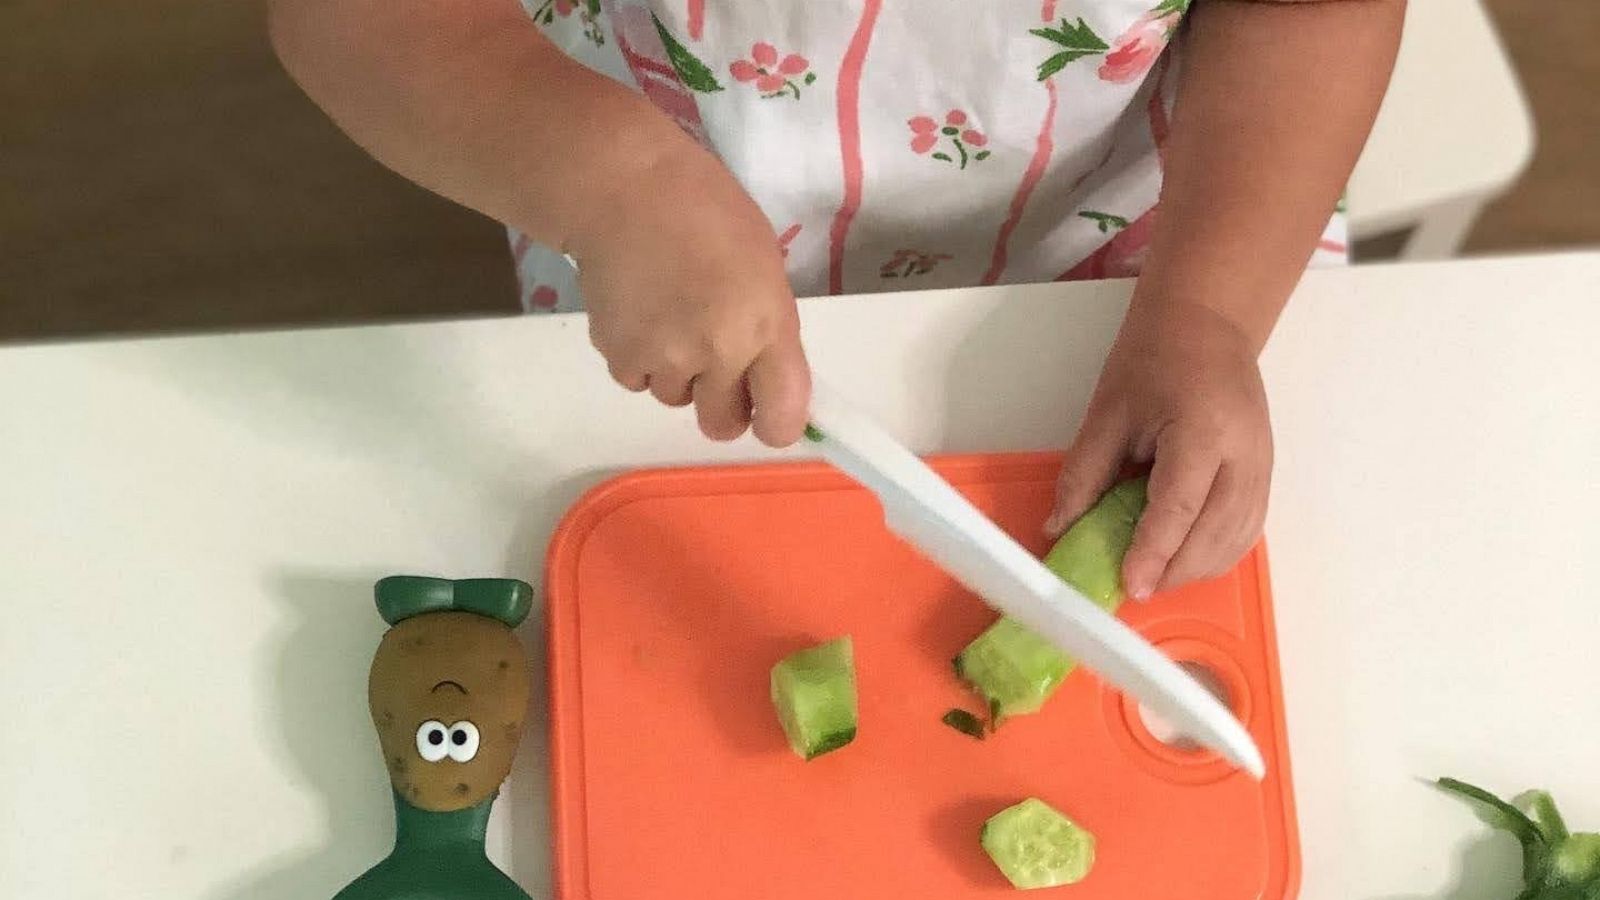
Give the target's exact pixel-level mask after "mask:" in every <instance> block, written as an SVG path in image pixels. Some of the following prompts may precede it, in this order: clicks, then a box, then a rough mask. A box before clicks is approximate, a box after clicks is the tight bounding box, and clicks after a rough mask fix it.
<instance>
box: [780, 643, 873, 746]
mask: <svg viewBox="0 0 1600 900" xmlns="http://www.w3.org/2000/svg"><path fill="white" fill-rule="evenodd" d="M772 705H773V706H774V707H775V708H776V709H777V710H778V721H779V722H780V723H782V725H783V733H784V735H785V736H787V737H788V738H789V746H790V747H792V748H794V752H795V753H797V754H799V755H800V756H801V757H802V758H804V759H808V760H809V759H816V758H817V757H819V756H821V755H822V754H824V753H828V752H829V751H832V750H837V749H839V748H840V747H843V746H844V745H846V744H848V743H850V742H851V741H853V740H855V738H856V667H855V651H854V648H853V646H852V644H851V641H850V638H849V637H848V636H846V637H842V638H837V639H835V640H832V641H829V642H827V643H826V644H819V645H817V646H815V647H811V648H809V649H806V650H801V651H800V652H798V653H795V654H793V655H792V656H789V657H788V658H786V659H784V660H783V661H782V662H780V663H778V664H777V665H775V666H773V667H772Z"/></svg>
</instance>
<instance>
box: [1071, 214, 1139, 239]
mask: <svg viewBox="0 0 1600 900" xmlns="http://www.w3.org/2000/svg"><path fill="white" fill-rule="evenodd" d="M1078 216H1079V218H1084V219H1088V220H1089V221H1091V222H1093V223H1095V224H1096V225H1098V226H1100V233H1101V234H1110V233H1111V229H1113V228H1115V229H1117V230H1119V231H1120V230H1122V229H1124V228H1127V227H1128V220H1127V219H1124V218H1123V217H1121V216H1118V215H1113V214H1112V213H1106V212H1098V211H1096V210H1092V209H1086V210H1084V211H1083V212H1080V213H1078Z"/></svg>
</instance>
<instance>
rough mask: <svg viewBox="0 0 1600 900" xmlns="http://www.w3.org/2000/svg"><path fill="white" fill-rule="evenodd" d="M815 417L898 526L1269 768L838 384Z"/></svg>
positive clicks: (1209, 702) (1133, 686)
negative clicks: (849, 398) (854, 403)
mask: <svg viewBox="0 0 1600 900" xmlns="http://www.w3.org/2000/svg"><path fill="white" fill-rule="evenodd" d="M810 422H811V424H810V427H808V428H807V430H806V437H807V438H808V439H809V440H810V441H811V442H812V443H813V444H815V445H816V447H817V449H818V450H819V451H820V452H821V453H822V456H823V458H825V459H827V460H828V461H829V462H830V463H832V464H833V465H834V466H836V467H838V468H839V469H841V470H843V471H844V472H845V473H846V474H848V475H849V476H850V477H852V478H854V479H855V480H856V481H858V482H860V483H861V484H862V485H863V486H865V487H866V488H867V489H868V490H870V491H872V492H873V493H874V494H875V495H877V497H878V500H879V502H880V503H881V504H882V506H883V514H884V521H885V524H887V526H888V527H889V529H890V530H891V531H893V532H895V533H896V534H898V535H900V536H901V537H902V538H904V539H905V540H906V541H907V542H908V543H910V544H911V545H912V546H914V547H916V548H917V549H918V550H919V551H921V552H922V553H923V554H924V555H925V556H927V557H928V558H929V559H931V560H932V561H933V562H935V563H937V564H938V565H939V566H940V567H941V568H943V569H944V570H945V571H946V572H948V573H949V574H950V575H952V576H953V577H954V578H955V579H956V580H957V581H959V582H961V583H962V584H963V585H965V586H966V587H967V588H968V589H970V590H972V591H973V592H974V593H976V594H977V595H978V596H979V597H981V598H982V599H983V600H984V601H985V602H986V603H988V604H989V605H991V606H993V607H995V608H997V609H999V610H1000V611H1001V612H1003V613H1005V614H1006V615H1008V616H1011V617H1012V618H1015V619H1016V620H1017V621H1019V622H1021V623H1023V624H1024V625H1027V626H1028V627H1029V628H1032V629H1033V630H1034V631H1036V632H1038V633H1039V634H1040V635H1042V636H1043V637H1045V638H1046V639H1047V640H1049V641H1050V642H1051V643H1052V644H1054V645H1055V646H1057V647H1059V648H1060V649H1061V650H1062V651H1064V652H1066V653H1068V654H1069V655H1071V656H1072V657H1074V658H1075V659H1077V660H1078V661H1079V662H1081V663H1082V664H1083V665H1086V666H1088V667H1089V668H1090V669H1091V670H1093V671H1094V672H1095V673H1096V674H1097V675H1099V676H1100V677H1101V678H1103V679H1105V680H1106V681H1107V682H1109V683H1110V684H1112V685H1113V686H1115V687H1117V688H1118V689H1120V690H1122V691H1125V692H1126V693H1128V694H1130V695H1132V696H1133V697H1134V698H1136V699H1138V700H1139V701H1140V702H1141V703H1143V704H1144V705H1145V706H1146V707H1147V708H1148V709H1150V710H1151V711H1152V712H1154V713H1156V714H1157V715H1160V716H1161V717H1163V718H1164V719H1166V720H1167V721H1168V722H1171V723H1173V725H1174V726H1175V727H1176V728H1178V729H1179V730H1180V731H1181V732H1182V733H1183V734H1184V735H1186V736H1187V737H1189V738H1192V739H1193V740H1196V741H1198V742H1200V743H1201V744H1203V745H1205V746H1207V747H1209V748H1211V749H1212V750H1214V751H1216V752H1217V753H1218V754H1220V755H1221V756H1222V757H1223V758H1225V759H1227V760H1228V761H1230V762H1232V763H1233V764H1234V765H1236V766H1238V767H1239V768H1241V769H1243V770H1244V771H1246V772H1248V773H1249V774H1250V775H1251V776H1253V777H1255V778H1257V779H1260V778H1262V777H1264V775H1265V773H1266V764H1265V761H1264V760H1263V759H1262V756H1261V751H1260V749H1259V748H1258V747H1257V746H1256V743H1255V741H1254V739H1252V738H1251V736H1250V733H1249V731H1247V730H1246V729H1245V727H1244V726H1243V725H1241V724H1240V723H1239V721H1238V720H1237V719H1235V718H1234V716H1233V714H1232V713H1231V712H1230V711H1229V710H1228V708H1227V706H1226V705H1224V704H1223V703H1222V702H1221V701H1220V700H1218V699H1217V698H1216V696H1214V695H1213V694H1212V693H1211V692H1210V691H1208V690H1206V689H1205V688H1204V687H1202V686H1201V685H1200V683H1199V682H1198V681H1196V680H1195V679H1194V678H1193V677H1192V676H1191V675H1189V673H1187V672H1185V671H1184V670H1183V669H1182V668H1181V667H1180V666H1178V664H1177V663H1175V662H1173V661H1172V660H1171V659H1169V658H1168V657H1167V656H1166V655H1164V654H1163V653H1161V651H1160V650H1157V649H1156V648H1155V646H1154V645H1152V644H1151V643H1150V642H1149V641H1147V640H1145V639H1144V638H1143V637H1141V636H1140V635H1139V633H1138V632H1136V631H1134V630H1133V629H1131V628H1129V627H1128V626H1127V625H1125V624H1123V623H1122V622H1121V621H1120V620H1118V619H1117V618H1116V617H1114V616H1112V615H1109V614H1107V613H1106V612H1105V611H1104V610H1102V609H1101V608H1100V607H1099V606H1097V605H1095V603H1094V602H1093V601H1091V600H1090V599H1089V598H1087V597H1085V596H1083V594H1082V593H1080V592H1079V591H1078V590H1076V589H1075V588H1073V587H1072V586H1071V585H1069V584H1067V583H1066V582H1065V581H1063V580H1061V578H1059V577H1058V576H1057V575H1056V574H1055V573H1053V572H1051V571H1050V570H1049V569H1047V568H1045V566H1044V564H1043V563H1041V562H1040V561H1039V560H1038V559H1036V558H1035V557H1034V556H1033V554H1031V553H1029V552H1028V551H1027V549H1026V548H1024V547H1023V546H1022V545H1021V544H1018V543H1017V542H1016V541H1015V540H1013V539H1012V538H1011V536H1010V535H1008V534H1006V533H1005V532H1004V531H1002V530H1001V529H1000V527H999V526H998V525H996V524H994V522H992V521H990V520H989V518H988V517H987V516H985V515H984V514H983V513H982V512H980V511H979V510H978V508H977V507H975V506H973V505H972V504H971V503H970V502H969V501H968V500H967V499H966V498H965V497H963V496H961V494H960V492H958V491H957V490H956V489H955V488H954V487H952V486H951V485H950V483H949V482H947V481H945V480H944V479H943V478H940V477H939V475H938V474H937V473H935V472H934V471H933V470H932V469H930V468H929V467H928V466H927V464H926V463H924V462H923V461H922V460H920V459H918V458H917V456H916V455H915V454H913V453H912V452H911V451H910V450H908V449H906V448H905V447H904V446H902V445H901V444H900V443H899V442H898V441H896V440H895V439H894V438H893V437H892V436H890V434H889V433H888V432H887V431H884V430H883V429H882V428H881V427H879V426H878V425H877V424H876V423H875V422H873V421H872V419H871V418H870V417H868V416H866V415H865V414H863V413H861V412H860V411H858V410H856V409H855V408H854V407H852V406H851V405H850V404H849V403H848V402H847V401H846V400H844V399H843V397H842V396H841V395H840V394H839V393H838V392H837V391H834V390H832V389H830V388H828V387H827V386H826V385H824V384H821V383H817V384H815V385H814V386H813V389H812V400H811V416H810Z"/></svg>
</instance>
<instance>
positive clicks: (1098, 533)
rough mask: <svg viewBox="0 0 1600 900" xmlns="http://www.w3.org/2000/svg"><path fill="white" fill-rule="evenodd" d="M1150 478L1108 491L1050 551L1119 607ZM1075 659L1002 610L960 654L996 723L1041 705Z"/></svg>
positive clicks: (1067, 574) (1104, 601) (1090, 591)
mask: <svg viewBox="0 0 1600 900" xmlns="http://www.w3.org/2000/svg"><path fill="white" fill-rule="evenodd" d="M1144 505H1145V479H1143V478H1136V479H1131V480H1129V481H1124V482H1122V483H1121V484H1118V485H1117V486H1116V487H1113V488H1112V489H1111V490H1110V491H1108V492H1106V494H1105V496H1103V497H1101V498H1100V500H1099V502H1097V503H1095V505H1094V506H1093V507H1091V508H1090V509H1089V511H1088V512H1086V513H1084V514H1083V517H1082V518H1080V519H1079V520H1078V521H1076V522H1074V523H1073V524H1072V527H1071V528H1069V529H1067V532H1066V533H1065V534H1063V535H1062V536H1061V539H1060V540H1059V541H1057V542H1056V545H1055V547H1053V548H1051V550H1050V552H1049V554H1047V555H1046V556H1045V560H1044V562H1045V565H1046V566H1047V567H1049V569H1050V571H1052V572H1054V573H1056V574H1057V575H1059V576H1061V579H1062V580H1063V581H1065V582H1066V583H1068V584H1070V585H1072V586H1073V587H1075V588H1077V589H1078V590H1079V591H1081V592H1082V593H1083V594H1084V595H1085V596H1087V597H1088V598H1089V599H1090V600H1093V601H1094V602H1095V603H1097V604H1099V606H1100V608H1101V609H1104V610H1105V611H1106V612H1108V613H1115V612H1116V611H1117V607H1118V606H1120V605H1121V604H1122V601H1123V599H1124V594H1123V590H1122V557H1123V556H1124V555H1125V554H1126V553H1127V552H1128V545H1129V544H1131V543H1132V542H1133V530H1134V527H1135V526H1136V525H1138V523H1139V515H1140V514H1141V513H1142V512H1144ZM1074 665H1076V662H1075V661H1074V660H1073V659H1072V658H1071V657H1070V656H1068V655H1066V654H1065V653H1062V652H1061V651H1060V650H1058V649H1056V647H1055V645H1053V644H1051V643H1050V642H1049V641H1047V640H1045V639H1044V638H1042V637H1040V636H1039V635H1037V634H1035V633H1034V632H1033V631H1032V630H1031V629H1029V628H1028V627H1027V626H1026V625H1023V624H1022V623H1021V622H1018V621H1016V620H1014V619H1011V618H1009V617H1003V618H1001V619H1000V620H999V621H997V622H995V623H994V624H993V625H992V626H990V627H989V629H988V630H987V631H985V632H984V633H983V634H980V635H978V637H977V638H976V639H975V640H974V641H973V642H972V643H970V644H968V645H967V647H966V649H965V650H962V651H961V655H960V656H957V657H956V660H955V666H956V674H957V675H959V676H960V677H961V678H962V679H963V680H965V681H967V682H968V683H969V684H971V685H972V687H973V688H974V689H976V690H977V692H978V693H979V694H980V695H982V696H983V698H984V700H985V701H987V702H988V704H989V710H990V714H991V715H992V716H993V719H994V722H995V723H996V724H998V723H999V722H1000V721H1001V720H1003V719H1005V718H1006V717H1008V716H1017V715H1026V714H1028V713H1035V712H1038V711H1039V709H1040V707H1042V706H1044V702H1045V701H1046V700H1048V699H1050V695H1051V694H1053V693H1055V690H1056V688H1058V687H1060V686H1061V682H1062V680H1063V679H1065V678H1066V677H1067V673H1068V672H1070V671H1072V667H1073V666H1074Z"/></svg>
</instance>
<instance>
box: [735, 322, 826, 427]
mask: <svg viewBox="0 0 1600 900" xmlns="http://www.w3.org/2000/svg"><path fill="white" fill-rule="evenodd" d="M746 377H747V378H748V379H749V384H750V402H751V406H752V407H753V410H752V417H751V419H752V421H751V425H752V430H753V431H754V432H755V434H756V437H757V438H760V440H761V442H762V443H764V444H766V445H768V446H771V447H787V446H789V445H790V444H792V443H794V442H795V441H798V440H800V437H801V435H802V434H804V432H805V428H806V417H807V416H808V415H809V411H810V408H811V366H810V365H809V364H807V362H806V353H805V350H804V349H803V348H802V347H801V346H800V335H799V331H798V329H796V330H795V332H794V333H793V334H790V335H785V336H784V337H783V338H780V339H779V340H778V341H777V342H776V343H774V344H773V345H772V346H770V347H768V348H767V349H766V350H764V351H763V352H762V353H761V355H760V356H758V357H756V359H755V362H753V363H751V365H750V369H749V371H748V372H747V373H746Z"/></svg>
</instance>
